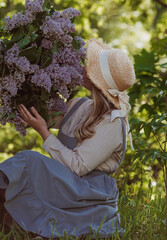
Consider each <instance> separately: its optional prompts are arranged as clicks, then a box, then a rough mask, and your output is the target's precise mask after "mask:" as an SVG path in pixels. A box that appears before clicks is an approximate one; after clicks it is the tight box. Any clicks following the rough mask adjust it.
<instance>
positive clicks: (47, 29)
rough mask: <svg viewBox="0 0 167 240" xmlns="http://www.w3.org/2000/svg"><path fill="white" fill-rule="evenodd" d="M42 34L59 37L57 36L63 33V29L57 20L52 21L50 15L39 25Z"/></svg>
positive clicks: (54, 37)
mask: <svg viewBox="0 0 167 240" xmlns="http://www.w3.org/2000/svg"><path fill="white" fill-rule="evenodd" d="M40 29H41V30H42V31H43V33H44V35H45V36H46V37H48V38H53V39H55V40H56V39H59V36H61V35H63V30H62V29H61V25H60V23H59V22H56V21H54V20H53V19H51V17H48V18H47V19H46V21H45V22H44V23H43V25H42V26H41V27H40Z"/></svg>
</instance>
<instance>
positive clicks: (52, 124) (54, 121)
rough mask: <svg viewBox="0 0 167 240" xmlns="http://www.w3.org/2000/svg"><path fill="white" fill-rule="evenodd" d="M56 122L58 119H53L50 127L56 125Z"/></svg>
mask: <svg viewBox="0 0 167 240" xmlns="http://www.w3.org/2000/svg"><path fill="white" fill-rule="evenodd" d="M55 123H56V120H53V121H52V122H51V123H50V125H49V128H51V127H53V126H54V125H55Z"/></svg>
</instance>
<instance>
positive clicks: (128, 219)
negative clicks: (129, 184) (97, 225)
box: [0, 191, 166, 240]
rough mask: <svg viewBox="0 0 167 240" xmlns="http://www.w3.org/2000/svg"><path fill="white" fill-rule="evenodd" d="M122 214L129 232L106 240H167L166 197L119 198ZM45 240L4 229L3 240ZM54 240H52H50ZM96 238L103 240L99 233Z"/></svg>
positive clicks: (0, 236) (66, 239) (0, 237)
mask: <svg viewBox="0 0 167 240" xmlns="http://www.w3.org/2000/svg"><path fill="white" fill-rule="evenodd" d="M118 206H119V213H120V215H121V227H122V228H123V229H125V232H124V233H123V235H122V236H120V235H119V234H118V233H114V235H113V236H112V237H106V238H103V239H106V240H109V239H111V240H119V239H121V240H139V239H140V240H154V239H155V240H157V239H158V240H165V239H166V220H165V216H166V203H165V198H164V196H161V195H160V193H159V194H157V195H151V194H150V193H149V192H148V193H147V194H144V193H143V192H141V191H139V192H138V194H130V193H129V194H126V195H122V196H120V198H119V202H118ZM8 239H11V240H32V239H34V240H37V239H38V240H40V239H41V240H44V239H45V238H42V237H36V236H34V235H32V234H30V233H28V232H23V231H22V230H21V229H20V228H19V227H17V226H13V227H12V228H11V230H10V232H9V233H8V234H4V233H3V228H2V226H1V232H0V240H8ZM51 239H53V238H50V240H51ZM59 239H60V240H72V239H76V240H79V239H80V240H83V239H85V240H91V239H93V238H91V237H90V235H88V236H86V237H82V238H75V237H68V236H66V235H64V237H60V238H59ZM95 239H97V240H98V239H100V238H99V236H98V234H96V237H95Z"/></svg>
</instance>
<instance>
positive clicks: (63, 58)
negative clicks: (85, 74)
mask: <svg viewBox="0 0 167 240" xmlns="http://www.w3.org/2000/svg"><path fill="white" fill-rule="evenodd" d="M57 59H58V62H59V63H61V64H74V63H75V62H76V61H79V58H76V52H75V51H74V50H72V49H70V48H65V49H60V51H59V53H58V55H57Z"/></svg>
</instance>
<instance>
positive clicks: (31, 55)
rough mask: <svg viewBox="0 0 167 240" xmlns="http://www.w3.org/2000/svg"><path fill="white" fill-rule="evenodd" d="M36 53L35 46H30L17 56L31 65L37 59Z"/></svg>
mask: <svg viewBox="0 0 167 240" xmlns="http://www.w3.org/2000/svg"><path fill="white" fill-rule="evenodd" d="M36 53H37V48H36V47H35V46H31V47H28V48H26V49H24V50H22V51H21V52H20V53H19V56H22V57H23V56H24V57H26V58H27V59H28V60H29V61H30V62H31V63H33V62H35V61H36V59H37V56H36Z"/></svg>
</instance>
